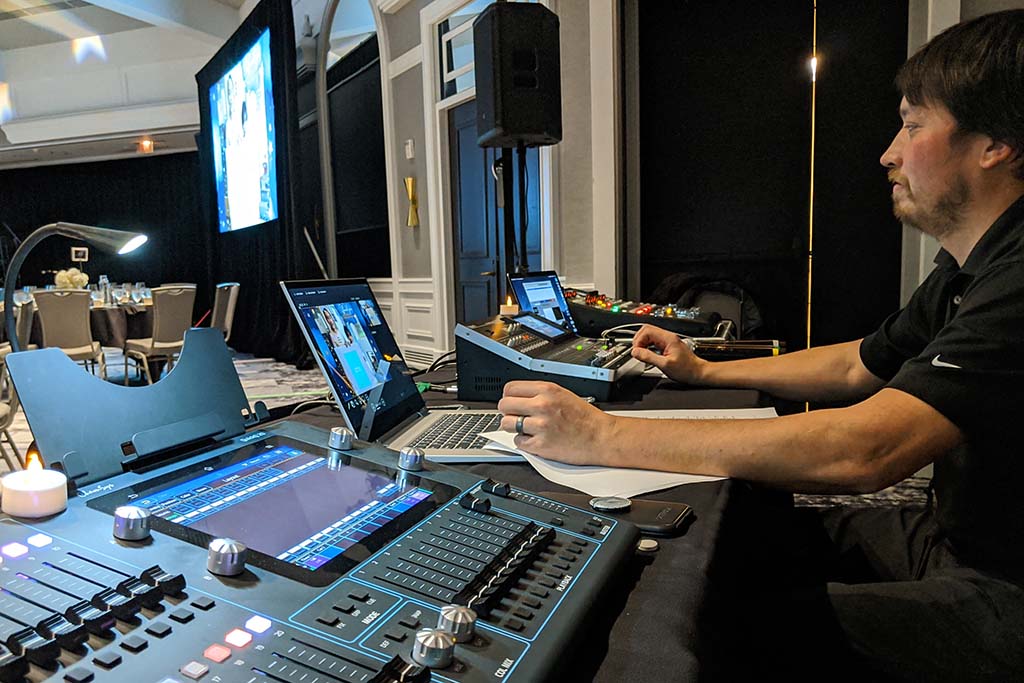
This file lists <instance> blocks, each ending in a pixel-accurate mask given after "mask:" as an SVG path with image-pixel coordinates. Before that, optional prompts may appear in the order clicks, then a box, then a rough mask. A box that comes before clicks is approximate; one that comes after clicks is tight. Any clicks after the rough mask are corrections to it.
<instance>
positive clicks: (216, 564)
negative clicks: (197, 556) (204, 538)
mask: <svg viewBox="0 0 1024 683" xmlns="http://www.w3.org/2000/svg"><path fill="white" fill-rule="evenodd" d="M248 554H249V549H248V548H246V547H245V544H244V543H242V542H241V541H236V540H235V539H233V538H215V539H213V540H212V541H210V550H209V552H208V553H207V555H206V569H207V570H209V572H210V573H211V574H217V575H218V576H238V575H239V574H241V573H242V572H243V571H245V558H246V555H248Z"/></svg>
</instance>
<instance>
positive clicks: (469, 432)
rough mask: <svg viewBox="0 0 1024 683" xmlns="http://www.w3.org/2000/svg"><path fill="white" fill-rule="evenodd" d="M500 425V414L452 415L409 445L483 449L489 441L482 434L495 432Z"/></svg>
mask: <svg viewBox="0 0 1024 683" xmlns="http://www.w3.org/2000/svg"><path fill="white" fill-rule="evenodd" d="M500 424H501V414H500V413H475V414H469V415H466V414H462V415H460V414H459V413H452V414H450V415H444V416H443V417H441V418H440V419H439V420H437V421H436V422H434V424H433V425H431V426H430V428H429V429H427V430H426V431H425V432H423V433H422V434H420V435H419V436H418V437H416V440H415V441H413V442H412V443H410V444H409V445H410V446H415V447H416V448H424V449H427V448H430V449H436V450H450V449H463V448H483V447H484V446H486V445H487V439H485V438H483V437H482V436H479V434H480V432H491V431H494V430H495V429H497V428H498V427H499V425H500Z"/></svg>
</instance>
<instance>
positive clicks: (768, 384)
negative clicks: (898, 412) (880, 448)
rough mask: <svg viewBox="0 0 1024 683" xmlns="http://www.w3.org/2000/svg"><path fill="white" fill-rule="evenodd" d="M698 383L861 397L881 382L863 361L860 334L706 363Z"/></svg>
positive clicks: (802, 397)
mask: <svg viewBox="0 0 1024 683" xmlns="http://www.w3.org/2000/svg"><path fill="white" fill-rule="evenodd" d="M698 383H699V384H700V385H701V386H711V387H734V388H745V389H757V390H759V391H764V392H766V393H769V394H771V395H773V396H777V397H779V398H784V399H788V400H794V401H843V400H860V399H862V398H865V397H866V396H868V395H869V394H870V393H871V392H873V391H875V390H877V389H878V388H880V386H881V382H880V381H879V380H878V379H877V378H875V377H873V376H872V375H871V374H870V373H868V372H867V370H866V369H865V368H864V366H863V365H862V364H861V362H860V340H857V341H852V342H846V343H843V344H833V345H831V346H821V347H817V348H813V349H807V350H803V351H796V352H794V353H789V354H784V355H782V356H778V357H772V358H748V359H744V360H735V361H724V362H717V363H706V364H704V365H703V367H702V372H701V374H700V377H699V378H698Z"/></svg>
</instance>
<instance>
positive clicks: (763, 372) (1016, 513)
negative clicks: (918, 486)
mask: <svg viewBox="0 0 1024 683" xmlns="http://www.w3.org/2000/svg"><path fill="white" fill-rule="evenodd" d="M897 85H898V86H899V88H900V90H901V91H902V93H903V95H904V97H903V101H902V103H901V106H900V116H901V118H902V119H903V127H902V128H901V129H900V131H899V132H898V134H897V135H896V137H895V138H894V140H893V142H892V144H891V145H890V147H889V148H888V149H887V150H886V151H885V153H884V154H883V155H882V158H881V162H882V165H883V166H885V167H886V169H888V176H889V180H890V182H891V183H892V200H893V209H894V212H895V214H896V216H897V217H898V218H900V219H901V220H902V221H903V223H905V224H908V225H911V226H913V227H915V228H917V229H919V230H921V231H922V232H925V233H927V234H929V235H932V236H934V237H935V238H937V239H938V240H939V242H940V243H941V245H942V251H940V252H939V255H938V257H937V258H936V268H935V270H934V271H933V272H932V274H931V275H930V276H929V277H928V279H927V280H926V281H925V282H924V283H923V284H922V285H921V286H920V287H919V288H918V290H917V291H916V292H915V294H914V295H913V297H912V298H911V300H910V302H909V303H908V304H907V306H906V307H905V308H904V309H902V310H901V311H898V312H897V313H894V314H893V315H892V316H891V317H890V318H889V319H888V320H886V321H885V323H884V324H883V325H882V327H881V328H880V329H879V330H878V331H876V332H875V333H873V334H871V335H869V336H868V337H866V338H864V339H862V340H857V341H852V342H848V343H845V344H837V345H833V346H827V347H819V348H815V349H809V350H806V351H800V352H797V353H792V354H788V355H785V356H781V357H779V358H758V359H749V360H741V361H733V362H726V363H708V362H705V361H702V360H700V359H698V358H696V357H695V356H694V355H693V354H692V353H691V352H690V350H689V347H688V346H686V345H685V344H684V343H682V342H681V341H680V340H679V339H678V338H677V337H676V336H675V335H674V334H672V333H669V332H667V331H664V330H661V329H658V328H654V327H645V328H644V329H642V330H641V331H640V332H639V333H638V334H637V337H636V339H635V341H634V349H633V355H634V356H635V357H636V358H639V359H641V360H644V361H646V362H648V363H650V364H652V365H655V366H657V367H659V368H661V369H662V370H663V371H664V372H665V374H666V375H667V376H668V377H670V378H672V379H675V380H677V381H679V382H685V383H689V384H695V385H704V386H716V387H727V386H728V387H748V388H755V389H759V390H762V391H766V392H769V393H771V394H774V395H776V396H779V397H781V398H786V399H792V400H799V401H846V402H850V401H854V402H855V403H854V404H853V405H851V406H850V407H846V408H841V409H833V410H818V411H813V412H811V413H805V414H799V415H791V416H786V417H781V418H777V419H772V420H737V421H682V420H680V421H674V420H647V421H645V420H638V419H629V418H621V417H611V416H608V415H605V414H604V413H602V412H600V411H599V410H597V409H596V408H594V407H593V406H590V405H588V404H587V403H585V402H583V401H581V400H579V399H578V398H576V397H574V396H573V395H572V394H570V393H569V392H567V391H566V390H564V389H562V388H560V387H558V386H555V385H553V384H549V383H545V382H511V383H509V384H508V385H507V386H506V387H505V395H504V398H503V399H502V401H501V402H500V403H499V406H498V408H499V410H500V411H501V412H502V413H503V414H504V415H505V417H504V418H503V420H502V428H503V429H506V430H508V431H516V428H517V423H518V425H519V430H520V434H519V435H518V436H517V437H516V443H517V445H519V446H520V447H521V448H523V449H524V450H527V451H530V452H533V453H537V454H539V455H542V456H545V457H549V458H553V459H557V460H562V461H566V462H571V463H580V464H604V465H613V466H627V467H649V468H652V469H660V470H678V471H685V472H694V473H702V474H716V475H725V476H730V477H737V478H741V479H747V480H751V481H757V482H762V483H766V484H769V485H772V486H776V487H780V488H785V489H789V490H792V491H799V492H835V493H858V492H870V491H877V490H879V489H881V488H884V487H886V486H889V485H891V484H894V483H896V482H898V481H900V480H901V479H903V478H905V477H907V476H909V475H911V474H913V473H914V472H916V471H918V470H919V469H920V468H921V467H923V466H925V465H927V464H930V463H933V464H934V478H933V490H934V499H933V500H932V504H931V509H929V510H922V511H918V512H914V511H910V510H903V509H891V510H882V511H877V510H875V511H851V510H843V509H840V510H838V511H833V512H832V513H829V514H827V515H824V519H823V522H824V529H825V531H826V532H827V533H828V536H827V538H826V540H827V543H826V544H825V545H824V546H823V548H822V549H823V551H824V552H819V553H816V554H814V555H809V556H808V557H807V560H808V562H811V563H817V564H820V565H821V566H822V567H823V571H824V572H825V574H824V575H823V576H824V578H826V579H828V580H830V581H832V583H828V584H827V585H825V584H824V583H823V584H821V591H820V592H819V594H818V595H817V598H819V600H818V601H817V602H815V597H814V591H813V590H812V591H809V592H802V591H797V590H796V588H799V587H800V586H797V585H795V584H797V583H798V582H795V581H794V582H793V584H794V585H788V586H783V587H782V589H781V592H780V594H778V595H775V596H764V595H762V596H759V599H763V602H762V603H761V604H762V606H763V607H765V608H766V609H771V608H770V607H768V606H770V605H771V604H772V602H771V600H770V599H768V598H771V597H775V598H780V599H781V598H785V600H786V601H787V602H784V603H781V604H782V605H784V606H782V607H781V608H776V609H773V610H772V611H768V612H765V613H763V614H758V613H756V610H752V611H754V616H755V618H758V619H761V621H762V623H763V624H764V628H763V629H762V634H763V637H764V642H766V643H768V645H767V646H766V647H764V648H763V653H762V654H776V655H777V661H782V662H785V663H787V664H788V665H790V667H791V668H793V669H796V670H797V671H798V672H799V673H804V674H807V673H809V672H808V671H807V670H806V669H805V670H803V671H799V669H800V667H799V666H797V664H799V663H801V662H803V663H808V664H809V662H810V661H811V659H813V657H804V658H802V659H801V657H799V656H794V655H793V648H797V649H799V648H804V652H808V650H810V652H811V653H812V654H813V653H817V654H818V655H822V654H823V653H828V655H829V656H832V655H835V656H846V657H847V658H848V659H845V660H833V663H834V664H839V662H840V661H842V662H843V663H842V664H839V666H845V665H846V664H847V663H848V664H849V665H850V666H851V667H855V666H862V667H864V668H866V669H867V670H868V671H870V672H872V673H874V674H877V675H878V676H879V677H895V678H909V679H922V680H940V679H942V680H950V679H955V680H966V679H991V680H1004V679H1009V678H1024V588H1022V586H1024V491H1022V487H1024V446H1021V445H1020V444H1019V443H1018V442H1019V440H1020V436H1019V435H1020V423H1021V422H1024V159H1022V155H1024V10H1014V11H1007V12H1001V13H997V14H992V15H988V16H985V17H981V18H979V19H975V20H973V21H969V22H966V23H963V24H960V25H958V26H955V27H953V28H951V29H949V30H948V31H946V32H944V33H942V34H941V35H939V36H937V37H936V38H934V39H933V40H932V41H931V42H929V43H928V44H927V45H926V46H925V47H923V48H922V49H921V50H920V51H918V52H917V53H916V54H915V55H914V56H913V57H911V58H910V59H909V60H908V61H907V63H906V64H904V66H903V67H902V68H901V69H900V72H899V74H898V76H897ZM651 346H653V347H656V348H657V349H658V351H659V352H660V353H659V354H655V353H652V352H651V351H650V350H648V348H649V347H651ZM523 416H525V419H522V420H520V419H519V418H520V417H523ZM854 560H855V561H854ZM791 589H792V590H791ZM776 604H779V603H776ZM822 606H824V608H825V609H824V610H823V611H822V612H820V613H818V614H817V615H815V613H814V611H813V610H814V609H816V608H820V607H822ZM800 615H802V616H800ZM830 628H831V629H833V630H830ZM787 646H788V647H787ZM819 661H820V660H819ZM855 670H859V669H854V668H850V669H845V671H846V672H847V673H849V672H852V671H855ZM817 673H818V674H819V675H820V676H821V677H822V678H830V677H832V675H833V674H834V671H833V672H826V671H822V670H818V671H817ZM812 675H813V674H812Z"/></svg>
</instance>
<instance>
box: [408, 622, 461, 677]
mask: <svg viewBox="0 0 1024 683" xmlns="http://www.w3.org/2000/svg"><path fill="white" fill-rule="evenodd" d="M454 650H455V638H454V637H453V636H452V634H451V633H448V631H442V630H441V629H439V628H424V629H421V630H419V631H417V632H416V640H415V641H414V642H413V644H412V661H414V662H416V663H417V664H419V665H420V666H425V667H428V668H430V669H443V668H445V667H446V666H448V665H449V664H451V663H452V652H453V651H454Z"/></svg>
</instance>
